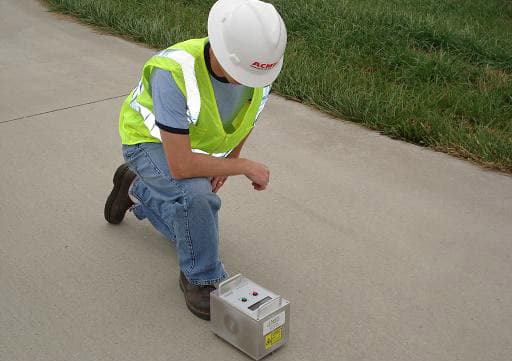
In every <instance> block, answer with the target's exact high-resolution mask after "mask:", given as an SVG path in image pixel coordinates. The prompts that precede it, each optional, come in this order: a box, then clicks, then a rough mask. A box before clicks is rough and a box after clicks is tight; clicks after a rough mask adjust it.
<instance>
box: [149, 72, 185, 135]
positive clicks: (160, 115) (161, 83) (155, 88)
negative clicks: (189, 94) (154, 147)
mask: <svg viewBox="0 0 512 361" xmlns="http://www.w3.org/2000/svg"><path fill="white" fill-rule="evenodd" d="M150 85H151V98H152V99H153V112H154V113H155V119H156V125H157V126H158V127H159V128H160V129H163V130H165V131H167V132H170V133H176V134H188V132H189V130H188V128H189V122H188V118H187V100H186V99H185V96H184V95H183V93H182V92H181V90H180V88H179V87H178V85H177V84H176V82H175V81H174V78H173V77H172V75H171V73H170V72H168V71H167V70H163V69H159V68H155V69H154V70H153V71H152V73H151V78H150Z"/></svg>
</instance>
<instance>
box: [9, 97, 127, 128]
mask: <svg viewBox="0 0 512 361" xmlns="http://www.w3.org/2000/svg"><path fill="white" fill-rule="evenodd" d="M127 95H128V94H123V95H116V96H114V97H110V98H104V99H98V100H93V101H90V102H87V103H81V104H75V105H70V106H68V107H63V108H57V109H52V110H48V111H46V112H41V113H36V114H30V115H24V116H22V117H18V118H13V119H8V120H1V121H0V124H3V123H10V122H14V121H16V120H21V119H26V118H32V117H37V116H38V115H44V114H49V113H55V112H59V111H61V110H66V109H72V108H78V107H83V106H85V105H90V104H96V103H101V102H104V101H107V100H112V99H119V98H123V97H126V96H127Z"/></svg>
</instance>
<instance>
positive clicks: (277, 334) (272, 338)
mask: <svg viewBox="0 0 512 361" xmlns="http://www.w3.org/2000/svg"><path fill="white" fill-rule="evenodd" d="M282 331H283V327H278V328H276V329H275V330H274V331H272V332H270V333H269V334H267V335H265V349H267V350H268V349H269V348H271V347H272V346H274V345H275V344H276V343H278V342H279V341H281V339H282V338H283V333H282Z"/></svg>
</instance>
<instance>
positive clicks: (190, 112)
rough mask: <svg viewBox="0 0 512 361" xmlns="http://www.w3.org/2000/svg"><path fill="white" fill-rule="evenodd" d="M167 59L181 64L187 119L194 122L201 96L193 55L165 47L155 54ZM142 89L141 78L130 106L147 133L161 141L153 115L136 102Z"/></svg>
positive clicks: (197, 114)
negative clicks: (142, 120)
mask: <svg viewBox="0 0 512 361" xmlns="http://www.w3.org/2000/svg"><path fill="white" fill-rule="evenodd" d="M157 56H163V57H166V58H168V59H172V60H174V61H176V62H177V63H178V64H180V66H181V71H182V73H183V79H184V80H185V91H186V93H187V95H186V98H187V119H188V121H189V123H192V124H194V125H195V124H196V123H197V120H198V119H199V110H200V109H201V97H200V95H199V88H198V86H197V79H196V74H195V72H194V63H195V60H194V57H193V56H192V55H190V54H189V53H187V52H186V51H184V50H172V49H166V50H163V51H161V52H160V53H158V54H157ZM143 91H144V85H143V84H142V80H141V81H140V82H139V84H138V85H137V87H136V88H135V89H134V90H133V94H132V100H131V102H130V107H131V108H132V109H133V110H135V111H136V112H137V113H139V114H140V115H142V117H143V118H144V125H145V126H146V128H148V130H149V133H150V134H151V135H152V136H153V137H155V138H157V139H159V140H160V141H162V137H161V136H160V129H159V128H158V127H157V125H156V119H155V115H154V114H153V113H152V112H151V110H149V109H148V108H146V107H144V106H143V105H141V104H139V102H137V97H138V96H139V95H140V94H141V93H142V92H143Z"/></svg>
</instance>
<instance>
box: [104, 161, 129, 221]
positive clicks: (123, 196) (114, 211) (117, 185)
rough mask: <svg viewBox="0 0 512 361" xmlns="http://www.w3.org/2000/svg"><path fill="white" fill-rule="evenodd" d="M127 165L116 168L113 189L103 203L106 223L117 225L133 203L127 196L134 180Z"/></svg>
mask: <svg viewBox="0 0 512 361" xmlns="http://www.w3.org/2000/svg"><path fill="white" fill-rule="evenodd" d="M135 177H136V175H135V173H133V172H132V171H131V170H130V168H128V165H126V164H122V165H121V166H119V168H117V170H116V173H115V174H114V188H113V189H112V192H110V195H109V196H108V198H107V202H106V203H105V211H104V214H105V219H106V221H107V222H108V223H112V224H119V223H121V221H122V220H123V218H124V214H125V213H126V211H127V210H128V209H130V207H131V206H132V205H133V201H132V200H131V199H130V197H129V196H128V189H129V188H130V185H131V184H132V182H133V180H134V179H135Z"/></svg>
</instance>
